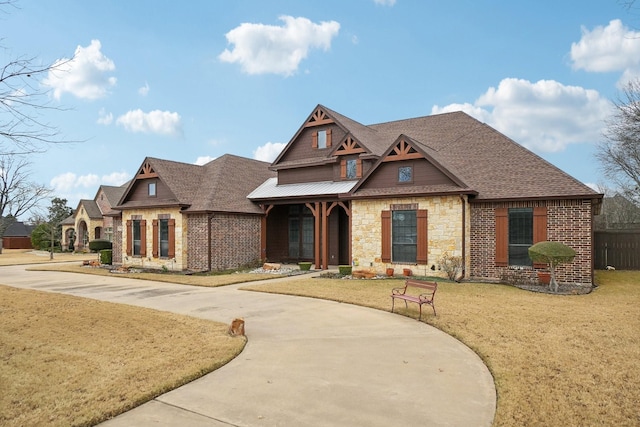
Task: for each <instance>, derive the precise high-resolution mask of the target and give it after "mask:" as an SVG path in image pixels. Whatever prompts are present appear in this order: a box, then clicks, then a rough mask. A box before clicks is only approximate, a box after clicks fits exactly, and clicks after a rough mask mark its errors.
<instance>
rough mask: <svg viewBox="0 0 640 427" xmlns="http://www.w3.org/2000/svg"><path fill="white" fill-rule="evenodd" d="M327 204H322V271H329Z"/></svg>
mask: <svg viewBox="0 0 640 427" xmlns="http://www.w3.org/2000/svg"><path fill="white" fill-rule="evenodd" d="M328 216H329V212H328V211H327V202H322V230H321V232H322V269H323V270H327V269H329V233H328V232H327V217H328Z"/></svg>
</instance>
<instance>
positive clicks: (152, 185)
mask: <svg viewBox="0 0 640 427" xmlns="http://www.w3.org/2000/svg"><path fill="white" fill-rule="evenodd" d="M147 188H148V189H149V197H155V196H156V183H155V182H150V183H149V184H148V187H147Z"/></svg>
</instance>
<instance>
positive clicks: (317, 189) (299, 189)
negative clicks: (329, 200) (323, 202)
mask: <svg viewBox="0 0 640 427" xmlns="http://www.w3.org/2000/svg"><path fill="white" fill-rule="evenodd" d="M357 183H358V181H339V182H334V181H321V182H304V183H299V184H283V185H278V178H269V179H268V180H266V181H265V182H263V183H262V184H261V185H260V186H259V187H258V188H256V189H255V190H253V191H252V192H251V193H250V194H249V195H248V196H247V198H248V199H272V198H279V197H296V196H322V195H330V194H342V193H348V192H349V191H351V189H352V188H353V187H355V185H356V184H357Z"/></svg>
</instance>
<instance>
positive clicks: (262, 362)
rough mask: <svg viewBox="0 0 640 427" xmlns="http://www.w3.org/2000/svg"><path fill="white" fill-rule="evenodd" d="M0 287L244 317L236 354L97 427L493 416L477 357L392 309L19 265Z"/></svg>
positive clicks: (490, 391)
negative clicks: (243, 332) (242, 346)
mask: <svg viewBox="0 0 640 427" xmlns="http://www.w3.org/2000/svg"><path fill="white" fill-rule="evenodd" d="M296 279H297V278H296V277H295V276H294V277H290V278H284V279H274V280H296ZM0 283H1V284H5V285H9V286H14V287H20V288H28V289H35V290H41V291H48V292H59V293H65V294H70V295H76V296H81V297H87V298H93V299H98V300H103V301H111V302H116V303H123V304H131V305H136V306H142V307H148V308H154V309H158V310H164V311H171V312H174V313H180V314H186V315H189V316H194V317H199V318H204V319H209V320H214V321H219V322H224V323H229V322H230V321H231V320H232V319H233V318H235V317H243V318H244V319H245V322H246V331H247V338H248V343H247V345H246V347H245V349H244V351H243V352H242V353H241V354H240V355H239V356H238V357H236V358H235V359H234V360H232V361H231V362H230V363H228V364H227V365H225V366H223V367H222V368H220V369H218V370H216V371H214V372H212V373H210V374H208V375H205V376H204V377H202V378H200V379H198V380H196V381H193V382H191V383H189V384H186V385H184V386H182V387H180V388H177V389H175V390H173V391H170V392H168V393H166V394H163V395H161V396H159V397H157V398H156V399H153V400H152V401H150V402H147V403H145V404H143V405H141V406H139V407H137V408H135V409H133V410H131V411H129V412H126V413H124V414H122V415H120V416H118V417H116V418H113V419H112V420H109V421H107V422H105V423H103V425H104V426H105V427H118V426H143V427H144V426H152V425H153V426H158V425H162V426H177V425H180V426H196V427H197V426H247V427H249V426H368V427H369V426H385V427H387V426H396V425H397V426H465V427H466V426H490V425H491V424H492V421H493V417H494V413H495V405H496V392H495V387H494V383H493V378H492V376H491V374H490V372H489V370H488V369H487V367H486V366H485V365H484V363H483V362H482V360H481V359H480V358H479V357H478V356H477V355H476V354H475V353H474V352H473V351H471V350H470V349H469V348H468V347H466V346H465V345H463V344H462V343H460V342H459V341H457V340H456V339H454V338H452V337H450V336H449V335H447V334H445V333H443V332H441V331H439V330H437V329H435V328H433V327H431V326H429V325H426V324H424V323H421V322H418V321H416V320H414V319H410V318H407V317H403V316H399V315H397V314H392V313H389V312H385V311H380V310H373V309H368V308H363V307H358V306H354V305H349V304H341V303H336V302H331V301H324V300H318V299H312V298H301V297H292V296H284V295H273V294H265V293H259V292H248V291H242V290H239V289H238V288H239V287H241V286H242V285H232V286H225V287H220V288H203V287H196V286H186V285H178V284H171V283H161V282H150V281H142V280H135V279H127V278H122V277H117V276H115V275H114V276H113V277H105V276H93V275H83V274H73V273H60V272H38V271H25V267H24V266H13V267H0ZM256 283H257V282H253V283H252V284H256ZM440 315H441V316H447V315H454V314H451V313H446V312H445V313H439V316H440Z"/></svg>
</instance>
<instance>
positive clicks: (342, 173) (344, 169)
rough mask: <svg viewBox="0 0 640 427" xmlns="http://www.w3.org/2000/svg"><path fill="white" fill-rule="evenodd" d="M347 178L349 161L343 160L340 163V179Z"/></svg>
mask: <svg viewBox="0 0 640 427" xmlns="http://www.w3.org/2000/svg"><path fill="white" fill-rule="evenodd" d="M346 177H347V160H346V159H342V160H341V161H340V178H341V179H345V178H346Z"/></svg>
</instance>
